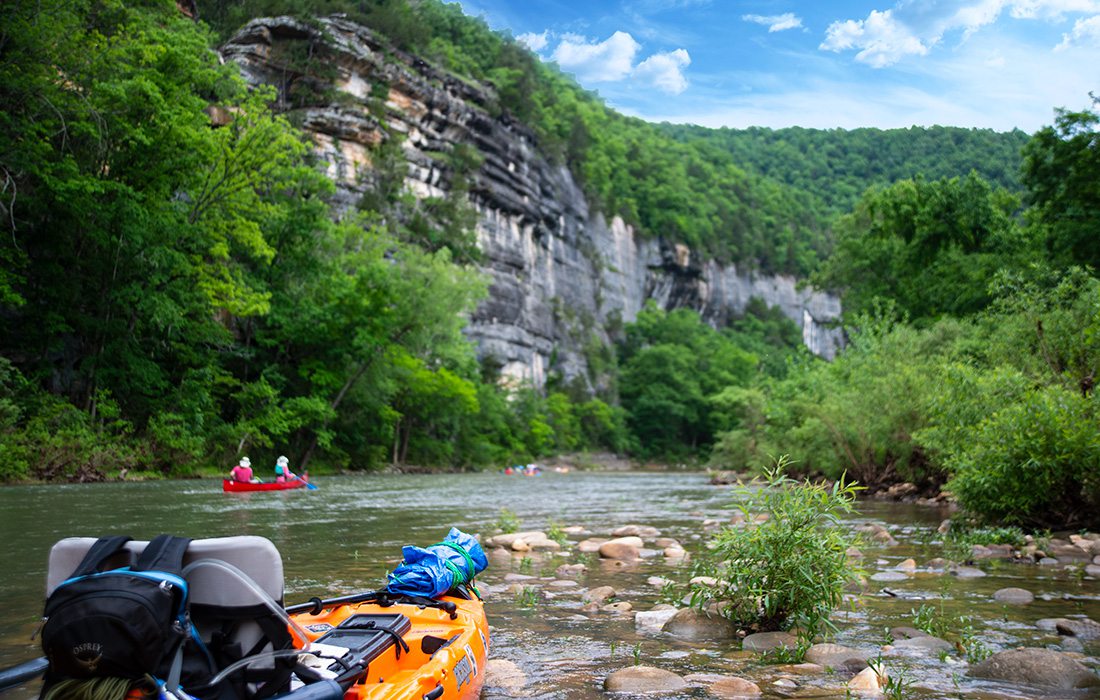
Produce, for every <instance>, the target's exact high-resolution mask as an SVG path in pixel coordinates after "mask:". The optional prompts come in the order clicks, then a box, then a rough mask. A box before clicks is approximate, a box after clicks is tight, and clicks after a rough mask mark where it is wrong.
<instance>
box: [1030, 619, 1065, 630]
mask: <svg viewBox="0 0 1100 700" xmlns="http://www.w3.org/2000/svg"><path fill="white" fill-rule="evenodd" d="M1065 621H1066V618H1064V617H1044V618H1040V619H1038V620H1036V621H1035V627H1037V628H1038V629H1041V630H1042V631H1044V632H1057V631H1058V623H1059V622H1065Z"/></svg>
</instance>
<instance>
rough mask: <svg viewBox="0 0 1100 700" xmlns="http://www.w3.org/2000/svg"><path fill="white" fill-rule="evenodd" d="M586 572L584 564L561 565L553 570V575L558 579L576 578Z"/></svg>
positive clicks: (586, 568)
mask: <svg viewBox="0 0 1100 700" xmlns="http://www.w3.org/2000/svg"><path fill="white" fill-rule="evenodd" d="M586 571H588V567H587V566H585V565H584V564H562V565H561V566H559V567H558V568H556V569H554V575H555V576H557V577H558V578H576V577H578V576H580V575H581V574H583V573H584V572H586Z"/></svg>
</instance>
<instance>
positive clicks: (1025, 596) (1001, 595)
mask: <svg viewBox="0 0 1100 700" xmlns="http://www.w3.org/2000/svg"><path fill="white" fill-rule="evenodd" d="M993 600H995V601H997V602H998V603H1008V604H1010V605H1027V604H1028V603H1030V602H1032V601H1033V600H1035V596H1034V594H1032V592H1031V591H1028V590H1024V589H1023V588H1012V587H1009V588H1002V589H1000V590H999V591H996V592H994V593H993Z"/></svg>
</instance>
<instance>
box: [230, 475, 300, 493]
mask: <svg viewBox="0 0 1100 700" xmlns="http://www.w3.org/2000/svg"><path fill="white" fill-rule="evenodd" d="M308 481H309V476H308V475H303V476H302V478H301V479H292V480H291V481H283V482H274V481H270V482H265V483H262V484H252V483H249V482H247V481H233V480H232V479H222V491H225V492H226V493H248V492H252V491H289V490H290V489H303V488H305V487H306V484H307V482H308Z"/></svg>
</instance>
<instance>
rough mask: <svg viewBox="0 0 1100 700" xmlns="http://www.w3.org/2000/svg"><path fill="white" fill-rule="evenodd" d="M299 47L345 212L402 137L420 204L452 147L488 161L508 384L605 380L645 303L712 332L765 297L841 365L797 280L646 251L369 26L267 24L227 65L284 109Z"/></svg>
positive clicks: (475, 327) (240, 42)
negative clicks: (610, 346) (702, 323)
mask: <svg viewBox="0 0 1100 700" xmlns="http://www.w3.org/2000/svg"><path fill="white" fill-rule="evenodd" d="M302 46H308V48H309V51H311V52H322V53H323V57H324V64H325V66H326V67H327V71H326V75H324V76H323V77H320V78H319V77H317V76H312V77H308V79H309V80H312V81H313V82H314V83H316V82H317V81H318V80H323V81H324V82H325V83H326V84H325V85H324V86H322V87H323V88H324V89H322V90H317V92H318V94H324V95H325V96H326V97H327V98H328V99H323V100H321V99H318V100H316V101H315V102H316V105H311V104H305V105H301V106H298V107H297V108H296V110H295V117H296V119H298V120H299V121H300V123H301V125H302V127H303V128H304V129H305V130H306V131H307V132H308V133H309V134H310V135H311V136H312V138H313V141H314V143H315V145H316V150H317V152H318V154H319V155H320V157H321V158H322V160H323V161H324V162H326V163H327V167H328V172H329V175H330V177H331V178H332V179H333V180H334V181H335V182H336V184H337V187H338V200H339V203H340V205H341V206H343V207H345V208H346V207H353V206H355V205H356V204H357V203H358V202H359V201H360V199H361V198H362V197H363V195H364V194H366V193H367V191H368V190H369V189H370V188H372V187H373V186H374V183H375V182H376V180H377V178H378V177H379V173H378V168H376V167H374V165H373V164H372V163H373V160H374V157H375V155H376V154H377V153H378V151H377V148H376V147H377V146H378V145H379V144H381V143H383V142H386V141H389V140H391V139H393V138H394V135H400V136H401V137H403V138H401V139H400V142H401V149H402V153H403V157H404V160H405V161H406V163H407V172H406V173H405V175H404V178H405V183H404V184H405V187H406V188H407V189H408V190H409V191H411V192H412V193H414V194H415V195H416V196H417V197H420V198H427V197H440V198H443V197H446V196H447V194H448V190H449V187H450V183H451V182H452V181H453V177H454V172H453V170H452V168H451V166H450V165H449V161H448V159H447V158H446V157H443V156H445V155H446V154H448V153H450V152H452V151H453V149H454V148H455V146H456V145H459V144H465V145H466V146H467V147H472V148H475V149H476V150H477V151H478V153H480V155H481V164H480V166H479V167H478V168H477V170H476V172H473V173H471V174H470V176H469V182H470V185H469V198H470V201H471V203H472V204H473V206H474V207H475V208H476V211H477V219H478V223H477V237H478V245H479V247H480V249H481V251H482V254H483V259H482V267H483V269H484V270H485V272H486V273H487V274H488V275H490V278H491V287H490V296H489V298H488V299H487V300H486V301H485V302H484V303H483V304H482V305H481V306H480V308H478V309H477V311H476V312H475V313H474V314H473V317H472V318H471V320H470V324H469V327H468V330H467V333H468V335H469V337H470V338H472V339H473V340H474V341H476V343H477V344H478V348H479V353H480V354H481V356H483V357H485V356H492V357H494V358H495V359H496V361H497V362H499V363H500V364H501V366H502V368H503V371H504V372H505V374H507V375H509V376H512V377H516V378H523V379H528V380H531V381H533V382H534V383H536V384H539V385H541V384H542V383H543V382H544V381H545V379H546V376H547V373H548V372H549V371H555V372H560V373H561V374H562V375H563V376H565V377H566V378H573V377H586V378H587V379H588V380H590V381H596V380H597V378H596V377H593V376H590V367H589V362H588V358H589V353H591V352H592V349H593V348H597V347H599V345H601V344H606V343H607V342H608V338H609V332H611V331H613V330H614V328H615V327H616V326H618V325H620V324H621V323H622V322H629V321H631V320H633V319H634V317H635V315H636V314H637V313H638V311H639V310H640V309H641V308H642V307H643V305H644V304H645V303H646V301H647V300H649V299H653V300H655V301H656V302H657V304H658V305H660V306H661V307H662V308H665V309H673V308H681V307H688V308H692V309H695V310H697V311H699V312H700V313H701V314H702V316H703V317H704V318H705V319H706V320H707V321H709V322H711V323H714V324H716V325H717V324H722V323H724V322H725V321H727V320H728V319H729V318H730V317H731V316H733V315H736V314H738V313H739V312H741V311H742V310H743V309H744V308H745V305H746V304H747V303H748V302H749V300H750V299H751V298H753V297H759V298H761V299H763V300H764V301H765V302H767V303H768V304H769V305H772V306H778V307H780V308H781V309H782V310H783V312H784V313H785V314H786V315H787V316H789V317H790V318H791V319H793V320H794V321H795V322H796V323H798V324H799V325H800V326H801V328H802V334H803V340H804V341H805V343H806V345H807V346H808V347H809V348H810V349H811V350H812V351H813V352H815V353H816V354H818V355H821V356H824V357H829V358H831V357H832V356H833V354H834V353H835V351H836V348H837V347H838V346H839V344H840V335H839V332H838V331H836V330H832V329H828V328H826V327H825V326H824V325H823V323H825V322H827V321H829V320H831V319H834V318H836V317H837V316H838V315H839V313H840V303H839V300H838V299H836V298H835V297H832V296H829V295H826V294H822V293H818V292H813V291H810V290H800V289H798V288H797V286H796V282H797V280H795V279H794V278H792V277H786V276H761V275H755V274H752V273H751V272H748V271H746V270H739V269H738V268H737V267H736V266H735V265H726V266H723V265H719V264H716V263H714V262H711V261H707V260H701V259H699V257H698V256H695V255H693V254H692V251H690V250H689V249H687V248H686V247H684V246H681V245H674V244H671V243H669V242H667V241H663V240H660V239H643V238H642V237H641V236H639V235H638V234H637V232H635V231H634V230H633V229H632V228H631V227H630V226H627V225H626V224H624V223H623V221H622V220H621V219H619V218H617V217H616V218H612V219H611V220H610V221H608V220H607V219H606V218H605V217H604V216H603V215H602V214H601V213H600V212H598V211H594V210H593V209H592V208H591V207H590V206H589V203H588V202H587V201H586V199H585V197H584V194H583V193H582V191H581V189H580V187H579V186H578V184H577V183H576V182H575V181H574V179H573V177H572V175H571V174H570V172H569V170H568V169H567V168H565V167H564V166H555V165H553V164H551V163H550V162H549V161H548V160H547V159H546V158H545V157H544V156H543V155H542V154H540V152H539V150H538V144H537V141H536V138H535V135H534V134H533V132H532V131H531V130H530V129H529V128H527V127H526V126H525V125H523V124H520V123H518V122H516V121H515V120H513V119H511V118H509V116H508V115H507V114H506V113H505V114H499V110H496V109H495V108H494V95H493V93H492V92H491V90H490V89H488V88H485V87H482V86H478V85H473V84H470V83H467V82H464V81H463V80H460V79H459V78H457V77H455V76H453V75H451V74H449V73H446V72H444V71H441V70H439V69H437V68H435V67H434V66H432V65H430V64H428V63H427V62H425V61H423V60H421V59H419V58H417V57H414V56H409V55H406V54H402V53H401V52H399V51H395V50H394V49H392V47H389V46H387V45H386V44H385V43H384V42H382V41H381V40H380V39H379V38H378V37H377V36H376V35H374V34H373V33H372V32H371V31H370V30H369V29H367V28H365V27H362V26H359V25H357V24H354V23H352V22H350V21H347V20H345V19H343V18H340V17H331V18H326V19H322V20H319V21H318V22H316V23H312V24H309V25H307V24H304V23H301V22H298V21H295V20H293V19H289V18H285V17H283V18H267V19H258V20H254V21H252V22H250V23H249V24H248V25H247V26H245V27H244V28H243V29H241V31H240V32H238V34H237V35H236V36H234V37H233V38H232V39H231V40H230V41H229V42H228V43H227V44H226V45H225V46H224V47H223V49H222V54H223V56H224V58H225V59H226V60H230V61H234V62H236V63H237V64H238V65H240V67H241V69H242V71H243V73H244V75H245V76H246V78H247V79H248V80H250V81H251V82H253V83H255V84H260V83H267V84H271V85H274V86H276V87H277V88H278V89H279V90H280V96H281V98H282V99H284V100H287V99H288V92H289V90H290V89H291V87H292V83H293V81H296V80H299V81H300V80H303V79H307V77H306V76H302V75H300V74H298V73H296V72H295V71H294V70H293V69H292V68H290V67H289V66H288V63H287V61H285V60H284V57H285V56H287V55H293V52H292V51H291V50H289V48H288V47H291V48H292V47H302ZM314 87H315V88H316V87H317V86H316V84H315V85H314ZM333 95H336V96H337V98H338V99H332V96H333Z"/></svg>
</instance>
